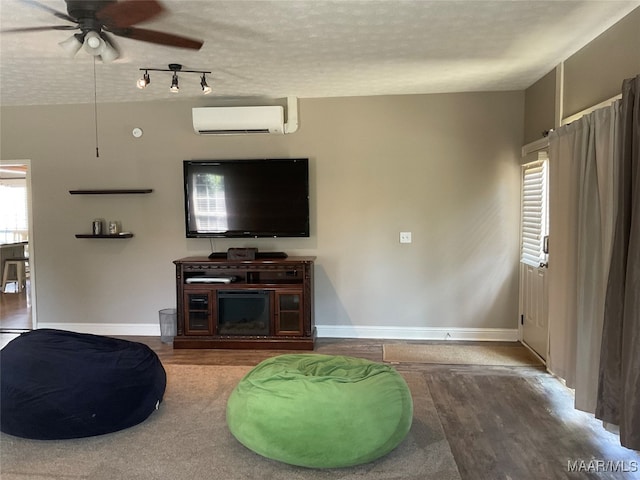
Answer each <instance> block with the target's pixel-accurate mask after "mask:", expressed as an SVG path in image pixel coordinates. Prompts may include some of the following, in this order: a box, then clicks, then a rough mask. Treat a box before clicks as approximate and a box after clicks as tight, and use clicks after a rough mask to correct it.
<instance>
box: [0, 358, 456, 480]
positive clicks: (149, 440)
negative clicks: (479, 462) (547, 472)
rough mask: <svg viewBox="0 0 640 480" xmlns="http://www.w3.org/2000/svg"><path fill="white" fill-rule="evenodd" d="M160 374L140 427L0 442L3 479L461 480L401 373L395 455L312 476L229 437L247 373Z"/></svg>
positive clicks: (431, 409)
mask: <svg viewBox="0 0 640 480" xmlns="http://www.w3.org/2000/svg"><path fill="white" fill-rule="evenodd" d="M165 368H166V370H167V376H168V385H167V391H166V394H165V400H164V402H163V403H162V404H161V406H160V409H159V410H158V411H156V412H154V413H153V414H152V415H151V416H150V417H149V418H148V419H147V420H146V421H145V422H143V423H142V424H140V425H137V426H135V427H132V428H129V429H127V430H123V431H120V432H116V433H112V434H108V435H102V436H99V437H91V438H85V439H77V440H61V441H38V440H26V439H21V438H17V437H12V436H10V435H6V434H0V473H1V476H2V479H3V480H26V479H57V480H69V479H74V480H75V479H91V480H101V479H104V480H107V479H108V480H117V479H136V480H146V479H148V480H165V479H166V480H179V479H189V480H199V479H209V478H221V479H225V480H235V479H247V480H253V479H261V480H262V479H264V480H268V479H273V480H276V479H277V480H281V479H287V480H302V479H304V480H308V479H311V480H313V479H340V480H355V479H380V480H390V479H403V480H411V479H415V480H429V479H434V480H436V479H437V480H459V479H460V474H459V472H458V468H457V466H456V464H455V461H454V459H453V455H452V453H451V449H450V448H449V444H448V443H447V441H446V439H445V437H444V431H443V429H442V425H441V423H440V420H439V418H438V414H437V412H436V409H435V406H434V403H433V400H432V398H431V394H430V393H429V389H428V386H427V384H426V382H425V380H424V377H423V376H422V375H420V374H418V373H402V375H403V376H404V378H405V379H406V380H407V383H408V384H409V388H410V389H411V392H412V395H413V400H414V419H413V425H412V427H411V430H410V432H409V434H408V436H407V438H406V439H405V440H404V441H403V443H401V444H400V445H399V446H398V448H396V449H395V450H394V451H392V452H391V453H390V454H388V455H386V456H385V457H383V458H381V459H378V460H376V461H374V462H372V463H369V464H366V465H360V466H357V467H350V468H343V469H327V470H311V469H306V468H300V467H293V466H290V465H286V464H283V463H279V462H276V461H273V460H269V459H266V458H264V457H261V456H259V455H256V454H255V453H253V452H251V451H250V450H248V449H246V448H245V447H244V446H242V445H241V444H240V443H238V442H237V441H236V440H235V438H234V437H233V436H232V435H231V433H230V432H229V430H228V428H227V425H226V421H225V412H226V402H227V398H228V397H229V394H230V393H231V390H232V389H233V388H234V387H235V385H236V384H237V382H238V381H239V380H240V379H241V378H242V376H243V375H244V374H245V373H246V372H247V371H248V370H249V367H220V366H193V365H168V366H165Z"/></svg>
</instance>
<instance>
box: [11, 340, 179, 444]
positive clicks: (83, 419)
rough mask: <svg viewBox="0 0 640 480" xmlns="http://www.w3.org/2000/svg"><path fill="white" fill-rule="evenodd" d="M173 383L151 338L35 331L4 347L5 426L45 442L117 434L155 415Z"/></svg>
mask: <svg viewBox="0 0 640 480" xmlns="http://www.w3.org/2000/svg"><path fill="white" fill-rule="evenodd" d="M166 383H167V377H166V373H165V370H164V368H163V366H162V363H160V359H159V358H158V356H157V355H156V354H155V353H154V352H153V350H151V349H150V348H149V347H147V346H146V345H144V344H141V343H137V342H130V341H127V340H120V339H116V338H110V337H104V336H99V335H89V334H83V333H74V332H67V331H63V330H53V329H40V330H33V331H31V332H27V333H23V334H22V335H20V336H19V337H17V338H15V339H14V340H12V341H11V342H9V343H8V344H7V345H6V346H5V347H4V348H3V349H2V350H1V351H0V430H2V431H3V432H5V433H8V434H11V435H15V436H17V437H24V438H33V439H39V440H54V439H68V438H81V437H90V436H93V435H102V434H105V433H111V432H115V431H118V430H122V429H125V428H128V427H131V426H133V425H136V424H138V423H140V422H142V421H144V420H145V419H146V418H147V417H148V416H149V415H151V413H152V412H153V411H154V410H155V409H156V408H157V407H158V405H159V404H160V402H161V401H162V397H163V395H164V391H165V387H166Z"/></svg>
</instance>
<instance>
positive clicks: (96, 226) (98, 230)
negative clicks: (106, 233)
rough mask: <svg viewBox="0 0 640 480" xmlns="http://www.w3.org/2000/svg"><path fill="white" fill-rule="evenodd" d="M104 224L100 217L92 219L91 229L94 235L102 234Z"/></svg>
mask: <svg viewBox="0 0 640 480" xmlns="http://www.w3.org/2000/svg"><path fill="white" fill-rule="evenodd" d="M103 224H104V220H103V219H102V218H96V219H94V220H93V229H92V232H93V234H94V235H102V225H103Z"/></svg>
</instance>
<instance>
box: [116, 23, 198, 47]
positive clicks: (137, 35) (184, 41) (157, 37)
mask: <svg viewBox="0 0 640 480" xmlns="http://www.w3.org/2000/svg"><path fill="white" fill-rule="evenodd" d="M110 32H111V33H113V34H114V35H118V36H120V37H125V38H131V39H133V40H140V41H142V42H149V43H157V44H160V45H168V46H170V47H180V48H191V49H193V50H200V48H201V47H202V45H203V44H204V42H203V41H202V40H195V39H193V38H187V37H181V36H179V35H173V34H171V33H164V32H157V31H155V30H147V29H145V28H135V27H130V28H123V29H110Z"/></svg>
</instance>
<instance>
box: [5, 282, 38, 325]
mask: <svg viewBox="0 0 640 480" xmlns="http://www.w3.org/2000/svg"><path fill="white" fill-rule="evenodd" d="M15 287H16V285H15V283H12V284H9V285H7V293H0V330H1V331H7V330H30V329H31V286H30V282H29V281H27V288H25V289H23V290H22V292H19V293H13V292H14V290H15Z"/></svg>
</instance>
